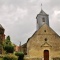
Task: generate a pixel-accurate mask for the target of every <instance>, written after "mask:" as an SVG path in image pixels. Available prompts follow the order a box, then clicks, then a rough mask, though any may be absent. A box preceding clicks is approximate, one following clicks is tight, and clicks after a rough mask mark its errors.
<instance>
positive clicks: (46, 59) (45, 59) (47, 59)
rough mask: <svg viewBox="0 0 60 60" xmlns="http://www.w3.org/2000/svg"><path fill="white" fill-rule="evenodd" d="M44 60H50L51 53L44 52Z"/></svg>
mask: <svg viewBox="0 0 60 60" xmlns="http://www.w3.org/2000/svg"><path fill="white" fill-rule="evenodd" d="M44 60H49V51H48V50H44Z"/></svg>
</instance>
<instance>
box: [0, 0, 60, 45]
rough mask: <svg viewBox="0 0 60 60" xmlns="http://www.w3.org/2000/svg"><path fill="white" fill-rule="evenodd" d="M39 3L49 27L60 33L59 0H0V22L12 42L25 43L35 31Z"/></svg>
mask: <svg viewBox="0 0 60 60" xmlns="http://www.w3.org/2000/svg"><path fill="white" fill-rule="evenodd" d="M41 3H42V9H43V10H44V11H45V12H46V13H47V14H49V25H50V27H51V28H52V29H53V30H54V31H55V32H56V33H57V34H58V35H60V0H0V24H1V25H2V26H3V27H4V29H5V35H6V36H8V35H9V36H10V38H11V41H12V42H13V43H14V44H16V45H19V44H20V42H21V44H24V43H26V41H27V40H28V38H29V37H31V36H32V35H33V33H34V32H35V31H36V28H37V27H36V25H37V24H36V16H37V14H39V12H40V11H41Z"/></svg>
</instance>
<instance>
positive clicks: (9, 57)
mask: <svg viewBox="0 0 60 60" xmlns="http://www.w3.org/2000/svg"><path fill="white" fill-rule="evenodd" d="M3 60H18V57H17V56H15V55H12V54H9V55H5V56H4V58H3Z"/></svg>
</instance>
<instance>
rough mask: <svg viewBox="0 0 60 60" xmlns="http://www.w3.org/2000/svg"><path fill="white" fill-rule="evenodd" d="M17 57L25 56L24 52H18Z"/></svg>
mask: <svg viewBox="0 0 60 60" xmlns="http://www.w3.org/2000/svg"><path fill="white" fill-rule="evenodd" d="M15 55H16V56H24V53H23V52H16V53H15Z"/></svg>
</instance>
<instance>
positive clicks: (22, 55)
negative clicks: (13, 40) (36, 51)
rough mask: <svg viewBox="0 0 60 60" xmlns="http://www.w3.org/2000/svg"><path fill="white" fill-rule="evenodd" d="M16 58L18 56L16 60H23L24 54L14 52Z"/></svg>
mask: <svg viewBox="0 0 60 60" xmlns="http://www.w3.org/2000/svg"><path fill="white" fill-rule="evenodd" d="M15 55H16V56H19V58H18V60H23V59H24V53H23V52H16V53H15Z"/></svg>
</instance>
